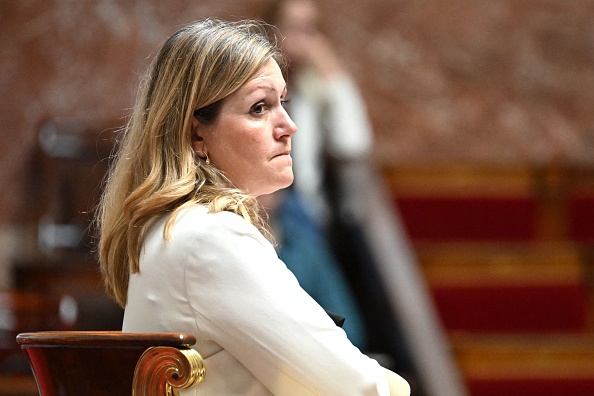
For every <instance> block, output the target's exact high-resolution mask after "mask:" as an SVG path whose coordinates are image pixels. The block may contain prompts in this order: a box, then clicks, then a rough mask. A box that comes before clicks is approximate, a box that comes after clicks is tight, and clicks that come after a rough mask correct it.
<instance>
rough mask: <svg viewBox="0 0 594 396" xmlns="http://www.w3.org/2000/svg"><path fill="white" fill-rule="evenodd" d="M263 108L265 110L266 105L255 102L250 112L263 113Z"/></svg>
mask: <svg viewBox="0 0 594 396" xmlns="http://www.w3.org/2000/svg"><path fill="white" fill-rule="evenodd" d="M264 110H266V105H265V104H264V102H260V103H256V104H255V105H253V106H252V112H254V113H256V114H262V113H264Z"/></svg>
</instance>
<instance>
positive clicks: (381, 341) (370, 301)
mask: <svg viewBox="0 0 594 396" xmlns="http://www.w3.org/2000/svg"><path fill="white" fill-rule="evenodd" d="M265 19H266V21H267V22H269V23H271V24H273V25H276V26H277V27H278V28H279V30H280V32H281V34H282V35H283V41H282V43H281V46H282V50H283V52H284V53H285V55H286V56H287V57H288V58H289V72H288V84H289V86H290V87H291V95H290V104H289V107H288V111H289V114H290V115H291V117H292V119H293V120H294V121H295V123H296V125H297V127H298V131H299V133H297V134H296V135H295V137H294V138H293V149H292V150H293V151H292V155H293V169H294V173H295V181H294V183H293V185H292V186H291V188H290V189H289V190H288V191H283V192H282V195H283V196H284V197H283V196H279V197H277V198H276V199H277V200H283V199H288V201H289V202H288V203H282V202H280V203H276V204H275V205H274V206H275V207H276V210H275V211H274V212H273V213H271V219H272V220H271V221H272V223H273V224H274V223H275V222H276V223H277V224H279V225H280V226H281V227H280V231H279V233H280V234H281V235H282V238H281V239H280V242H281V243H280V253H279V254H280V256H281V257H282V256H283V255H287V256H288V255H290V256H292V257H290V258H287V259H286V260H285V262H286V263H287V266H288V267H289V269H291V270H292V271H294V272H295V273H296V275H297V278H298V279H299V280H300V282H302V286H303V287H304V289H306V290H313V289H320V288H321V287H322V286H321V285H320V282H321V281H322V279H320V278H317V277H316V275H315V274H309V275H308V274H306V273H305V272H306V270H304V269H303V268H302V264H301V263H300V258H301V260H307V259H308V256H311V254H310V252H304V251H303V250H302V251H301V252H299V251H296V250H295V249H290V247H291V246H293V245H298V244H299V243H300V242H299V241H295V239H297V238H299V237H301V236H302V235H303V234H304V233H305V232H296V231H295V227H296V226H297V225H299V224H301V226H302V227H303V229H317V230H318V237H317V241H318V242H317V243H318V244H321V245H326V246H327V247H328V253H327V254H326V255H325V257H326V259H325V261H324V260H323V259H322V257H320V259H322V260H321V261H320V266H321V267H325V266H327V267H329V268H336V269H335V270H334V271H333V272H332V273H333V274H334V276H335V278H336V282H337V283H339V284H340V282H342V279H346V280H347V285H346V286H345V293H343V296H344V295H345V294H346V295H347V296H346V297H345V305H347V306H349V307H352V309H350V310H349V309H347V308H341V307H339V306H337V305H333V306H332V307H333V308H334V309H336V310H338V313H339V314H342V312H341V311H340V309H343V312H344V315H345V316H346V322H345V330H347V333H348V328H347V324H348V323H349V320H350V319H351V318H350V317H349V316H348V315H349V313H351V315H353V322H354V323H353V326H354V327H355V329H353V330H352V332H353V334H354V337H363V336H365V337H366V338H365V339H362V340H361V341H359V340H360V339H361V338H359V339H357V340H356V341H357V342H361V344H360V345H363V346H364V348H365V349H366V350H367V351H368V352H371V353H379V354H383V355H384V357H386V358H387V359H389V360H390V361H391V363H390V364H393V365H395V366H396V367H405V369H406V370H411V368H410V360H409V358H408V357H404V356H407V351H406V348H405V346H404V345H403V344H402V342H401V337H400V335H399V333H400V330H399V327H398V324H397V320H396V318H394V317H393V315H392V314H391V310H390V308H389V306H388V301H387V297H386V292H385V289H384V288H383V285H382V282H381V280H380V278H379V274H378V273H377V269H376V268H375V265H374V263H373V255H372V252H371V251H370V250H369V246H368V244H367V242H366V239H365V236H364V235H363V232H362V229H361V225H362V223H363V222H364V221H365V219H364V215H363V212H362V205H361V200H362V199H364V195H365V192H364V191H357V185H358V184H357V183H356V182H355V180H356V178H357V177H361V176H360V175H361V169H364V168H365V167H367V166H368V165H369V157H370V155H371V151H372V148H373V131H372V127H371V123H370V121H369V118H368V115H367V110H366V105H365V102H364V99H363V97H362V95H361V93H360V91H359V89H358V87H357V85H356V83H355V80H354V78H353V77H352V76H351V75H350V74H349V72H348V71H347V70H346V68H345V66H344V64H343V62H342V60H341V59H340V57H339V56H338V54H337V52H336V51H335V49H334V48H333V46H332V44H331V42H330V41H329V39H328V37H327V36H326V35H325V34H324V32H323V30H322V26H321V20H320V19H321V15H320V10H319V8H318V4H317V2H315V1H312V0H272V1H271V2H270V3H269V7H268V9H267V11H266V15H265ZM296 207H301V208H303V211H304V212H305V213H298V212H297V211H296V210H295V208H296ZM275 218H278V219H280V220H276V221H275ZM291 218H293V219H292V220H291ZM296 218H298V219H300V220H301V221H298V220H296ZM304 219H305V220H307V221H308V222H309V224H307V223H306V221H305V220H304ZM311 223H314V224H311ZM283 224H292V226H293V228H292V229H289V228H288V227H286V228H285V229H283V227H282V225H283ZM291 240H294V241H291ZM287 246H288V247H289V248H287ZM285 249H286V250H289V252H288V253H286V254H285ZM300 256H301V257H300ZM310 268H312V270H313V267H310ZM314 280H315V282H313V281H314ZM323 280H324V281H326V282H328V283H330V282H331V281H330V278H328V277H326V278H323ZM327 288H328V289H332V286H331V285H328V286H327ZM328 293H330V291H329V292H328ZM312 294H314V295H315V293H312ZM350 300H354V303H350ZM328 309H330V308H329V307H328ZM360 318H362V320H361V319H360ZM354 342H355V341H354Z"/></svg>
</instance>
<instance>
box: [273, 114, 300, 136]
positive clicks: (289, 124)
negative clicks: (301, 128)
mask: <svg viewBox="0 0 594 396" xmlns="http://www.w3.org/2000/svg"><path fill="white" fill-rule="evenodd" d="M278 116H279V120H278V127H277V130H279V131H280V132H281V133H282V135H289V136H293V135H294V134H295V133H296V132H297V125H296V124H295V123H294V122H293V120H292V119H291V116H290V115H289V113H287V110H285V109H284V108H283V109H282V110H281V111H280V112H279V113H278Z"/></svg>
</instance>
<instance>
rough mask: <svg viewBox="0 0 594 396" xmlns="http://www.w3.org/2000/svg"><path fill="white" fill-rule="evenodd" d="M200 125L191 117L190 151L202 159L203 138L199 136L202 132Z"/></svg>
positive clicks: (203, 154)
mask: <svg viewBox="0 0 594 396" xmlns="http://www.w3.org/2000/svg"><path fill="white" fill-rule="evenodd" d="M202 129H203V128H202V125H201V124H200V122H199V121H198V119H196V117H192V149H193V150H194V152H195V153H196V154H197V155H198V156H199V157H204V156H205V153H204V138H203V137H202V136H200V134H201V133H202V132H203V131H202Z"/></svg>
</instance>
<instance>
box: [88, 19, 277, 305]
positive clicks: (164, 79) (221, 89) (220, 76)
mask: <svg viewBox="0 0 594 396" xmlns="http://www.w3.org/2000/svg"><path fill="white" fill-rule="evenodd" d="M271 33H274V30H273V29H272V28H271V27H270V26H269V25H266V24H264V23H262V22H256V21H241V22H225V21H221V20H218V19H204V20H200V21H197V22H194V23H192V24H190V25H187V26H185V27H183V28H181V29H180V30H178V31H177V32H176V33H174V34H173V35H172V36H171V37H170V38H169V39H168V40H167V41H166V42H165V43H164V45H163V46H162V48H161V50H160V51H159V53H158V55H157V57H156V58H155V59H154V61H153V63H152V65H151V67H150V68H149V70H148V72H147V74H146V75H145V77H144V79H143V81H142V83H141V85H140V90H139V93H138V98H137V102H136V105H135V107H134V109H133V111H132V115H131V117H130V119H129V121H128V123H127V125H126V126H125V127H124V128H123V130H122V132H121V135H122V136H121V141H120V142H119V147H118V149H117V152H116V155H115V158H114V163H113V164H112V167H111V169H110V172H109V175H108V178H107V180H106V184H105V189H104V193H103V196H102V199H101V202H100V204H99V208H98V212H97V230H98V233H99V235H98V237H99V245H98V250H99V262H100V267H101V272H102V275H103V278H104V281H105V286H106V289H107V292H108V294H109V295H110V296H111V297H113V298H114V299H115V300H116V301H117V302H118V304H120V305H121V306H125V304H126V300H127V292H128V280H129V276H130V273H136V272H138V271H139V270H140V266H139V259H140V250H141V247H142V243H143V239H144V236H145V232H146V230H147V227H148V226H149V224H150V222H151V221H152V220H154V219H155V218H157V217H158V216H160V215H162V214H164V213H166V212H172V213H171V216H170V217H169V219H168V221H167V223H166V227H165V232H164V238H165V239H166V240H168V239H169V238H170V236H171V226H172V225H173V222H174V220H175V217H176V215H177V214H178V213H179V211H180V210H181V209H183V208H187V207H189V206H193V205H207V206H208V208H209V210H210V211H211V212H220V211H230V212H234V213H237V214H239V215H241V216H242V217H243V218H244V219H245V220H247V221H248V222H250V223H252V224H254V225H255V226H256V227H257V228H258V229H259V230H260V231H261V232H263V233H264V234H265V235H266V236H269V233H268V232H267V227H266V222H265V220H264V219H263V217H262V216H261V212H260V208H259V206H258V203H257V201H256V199H255V198H254V197H252V196H249V195H247V194H245V193H243V192H242V191H240V190H238V189H235V188H234V187H233V186H232V185H231V183H230V182H229V180H227V179H226V178H225V176H224V175H223V174H222V173H221V172H220V171H219V170H218V169H216V168H215V167H214V166H213V165H211V164H209V163H206V162H205V161H203V160H201V159H200V158H199V157H197V156H196V154H195V152H194V150H193V149H192V147H191V123H192V117H193V114H194V112H196V113H197V114H199V115H198V116H197V117H198V118H199V120H200V121H201V122H213V121H214V119H215V118H216V117H217V115H218V108H219V107H220V104H221V102H222V100H223V99H224V98H225V97H227V96H228V95H229V94H231V93H233V92H234V91H235V90H237V89H238V88H239V87H240V86H241V85H243V84H244V83H245V82H246V81H247V80H248V79H249V78H250V77H251V76H252V75H253V74H254V73H255V72H256V71H257V70H258V69H259V68H260V67H261V66H262V65H263V64H264V63H265V62H266V61H267V60H269V59H270V58H273V59H275V60H276V61H277V63H279V66H281V68H284V67H285V60H284V58H283V56H282V55H281V53H280V52H279V50H278V47H277V46H276V44H275V41H274V35H272V34H271Z"/></svg>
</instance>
